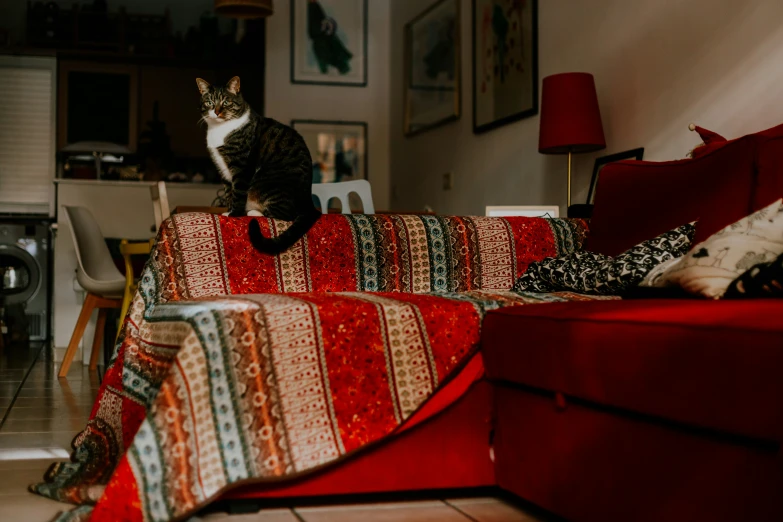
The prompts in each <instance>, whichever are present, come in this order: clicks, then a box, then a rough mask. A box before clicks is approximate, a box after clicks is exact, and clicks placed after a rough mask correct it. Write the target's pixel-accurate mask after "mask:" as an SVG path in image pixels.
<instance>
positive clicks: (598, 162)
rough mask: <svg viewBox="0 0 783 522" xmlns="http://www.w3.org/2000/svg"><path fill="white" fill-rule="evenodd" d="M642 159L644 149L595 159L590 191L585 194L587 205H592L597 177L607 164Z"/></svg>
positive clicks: (640, 148)
mask: <svg viewBox="0 0 783 522" xmlns="http://www.w3.org/2000/svg"><path fill="white" fill-rule="evenodd" d="M642 158H644V147H639V148H636V149H631V150H626V151H623V152H617V153H615V154H609V155H607V156H601V157H598V158H596V159H595V164H594V165H593V175H592V177H591V178H590V190H588V192H587V204H588V205H593V204H594V201H595V192H596V188H597V187H598V177H599V175H600V174H601V169H603V168H604V167H605V166H606V165H608V164H609V163H614V162H615V161H624V160H641V159H642Z"/></svg>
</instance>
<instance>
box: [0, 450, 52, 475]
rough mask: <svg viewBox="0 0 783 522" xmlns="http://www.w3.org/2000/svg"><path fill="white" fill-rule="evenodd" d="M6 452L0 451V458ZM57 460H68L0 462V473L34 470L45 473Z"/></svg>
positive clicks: (48, 459) (46, 459) (43, 459)
mask: <svg viewBox="0 0 783 522" xmlns="http://www.w3.org/2000/svg"><path fill="white" fill-rule="evenodd" d="M4 452H5V450H0V456H5V455H4ZM57 460H67V459H65V458H54V457H50V458H39V459H35V460H0V473H6V472H7V471H9V470H10V471H13V470H17V469H32V470H37V471H40V472H41V473H43V472H44V471H46V468H48V467H49V465H50V464H51V463H52V462H54V461H57Z"/></svg>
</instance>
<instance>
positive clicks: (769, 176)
mask: <svg viewBox="0 0 783 522" xmlns="http://www.w3.org/2000/svg"><path fill="white" fill-rule="evenodd" d="M758 136H759V138H758V140H759V144H758V149H757V154H756V171H757V172H756V189H755V192H754V194H753V202H752V204H753V209H754V210H755V209H759V208H763V207H766V206H767V205H769V204H770V203H772V202H773V201H775V200H776V199H778V198H780V197H783V125H778V126H777V127H773V128H771V129H767V130H765V131H763V132H760V133H759V134H758Z"/></svg>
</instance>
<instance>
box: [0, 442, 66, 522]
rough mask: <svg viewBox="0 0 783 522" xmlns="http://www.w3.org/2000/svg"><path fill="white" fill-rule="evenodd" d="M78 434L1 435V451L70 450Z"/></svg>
mask: <svg viewBox="0 0 783 522" xmlns="http://www.w3.org/2000/svg"><path fill="white" fill-rule="evenodd" d="M77 434H78V432H76V431H73V430H68V431H53V432H50V433H0V449H8V448H64V449H66V450H70V447H71V441H72V440H73V439H74V437H76V435H77ZM0 520H2V519H0Z"/></svg>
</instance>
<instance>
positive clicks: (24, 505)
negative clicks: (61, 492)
mask: <svg viewBox="0 0 783 522" xmlns="http://www.w3.org/2000/svg"><path fill="white" fill-rule="evenodd" d="M72 508H73V506H72V505H70V504H64V503H62V502H55V501H54V500H49V499H48V498H44V497H42V496H40V495H33V494H32V493H27V492H25V493H22V494H19V495H9V496H4V497H2V499H0V520H8V521H9V522H10V521H12V520H14V521H16V520H29V521H44V520H51V519H52V518H54V517H55V516H56V515H57V514H58V513H60V512H62V511H67V510H70V509H72Z"/></svg>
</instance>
